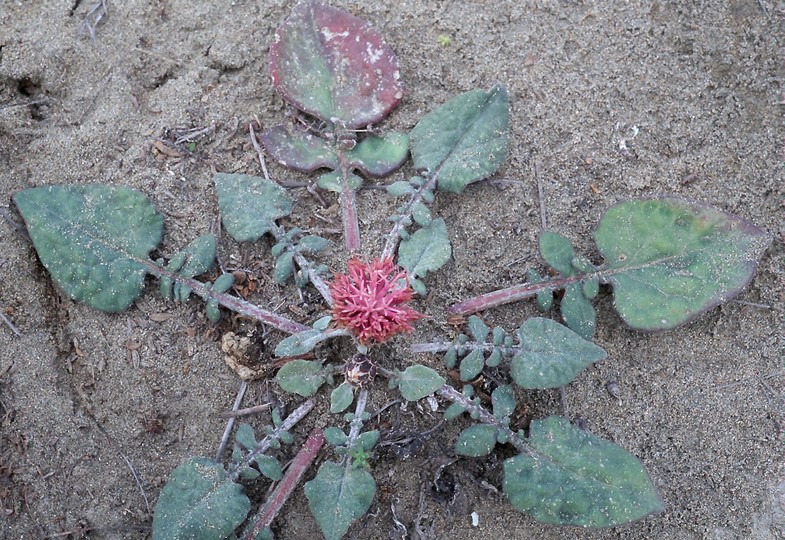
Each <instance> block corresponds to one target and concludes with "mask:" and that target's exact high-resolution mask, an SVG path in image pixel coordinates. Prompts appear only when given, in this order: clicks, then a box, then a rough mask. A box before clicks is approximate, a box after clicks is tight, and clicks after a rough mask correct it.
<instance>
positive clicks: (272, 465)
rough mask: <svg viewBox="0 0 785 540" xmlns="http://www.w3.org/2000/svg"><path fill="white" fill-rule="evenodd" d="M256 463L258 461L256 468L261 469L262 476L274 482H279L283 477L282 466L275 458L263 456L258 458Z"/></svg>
mask: <svg viewBox="0 0 785 540" xmlns="http://www.w3.org/2000/svg"><path fill="white" fill-rule="evenodd" d="M254 461H256V466H257V467H259V470H260V471H261V472H262V474H263V475H265V476H266V477H267V478H269V479H270V480H272V481H273V482H277V481H278V480H280V479H281V477H282V476H283V470H282V469H281V464H280V463H278V460H277V459H275V458H274V457H272V456H265V455H264V454H261V455H259V456H256V458H255V459H254Z"/></svg>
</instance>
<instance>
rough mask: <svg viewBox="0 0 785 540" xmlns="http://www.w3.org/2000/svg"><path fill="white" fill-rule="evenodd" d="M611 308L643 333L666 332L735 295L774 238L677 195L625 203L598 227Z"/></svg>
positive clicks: (730, 215) (609, 211)
mask: <svg viewBox="0 0 785 540" xmlns="http://www.w3.org/2000/svg"><path fill="white" fill-rule="evenodd" d="M594 236H595V240H596V242H597V247H598V248H599V250H600V252H601V253H602V254H603V256H604V257H605V260H606V269H605V270H604V271H602V273H601V276H600V277H601V279H602V281H603V282H605V283H610V284H611V285H612V286H613V296H614V307H615V308H616V311H618V312H619V315H621V317H622V319H624V321H625V322H626V323H627V324H629V325H630V326H632V327H633V328H639V329H642V330H665V329H669V328H673V327H675V326H678V325H680V324H682V323H684V322H686V321H689V320H691V319H693V318H694V317H696V316H698V315H700V314H701V313H703V312H704V311H706V310H708V309H711V308H713V307H714V306H717V305H719V304H721V303H723V302H725V301H727V300H728V299H730V298H732V297H733V296H735V295H736V294H738V292H739V291H740V290H741V289H742V288H743V287H744V286H746V285H747V283H749V282H750V280H751V279H752V276H753V274H754V273H755V269H756V268H757V265H758V262H759V260H760V258H761V257H762V256H763V253H764V252H765V251H766V248H768V246H769V244H770V243H771V239H770V238H769V237H768V236H767V235H766V233H764V232H763V231H761V230H760V229H758V228H757V227H755V226H754V225H752V224H751V223H749V222H748V221H745V220H743V219H741V218H739V217H737V216H734V215H733V214H729V213H727V212H723V211H722V210H718V209H716V208H713V207H711V206H708V205H704V204H700V203H694V202H688V201H683V200H679V199H672V198H661V199H643V200H634V201H627V202H623V203H621V204H618V205H616V206H614V207H612V208H611V209H610V210H608V211H607V212H606V213H605V215H604V216H603V217H602V219H601V220H600V225H599V227H598V228H597V231H596V232H595V235H594Z"/></svg>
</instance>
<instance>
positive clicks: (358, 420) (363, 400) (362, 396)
mask: <svg viewBox="0 0 785 540" xmlns="http://www.w3.org/2000/svg"><path fill="white" fill-rule="evenodd" d="M367 403H368V390H366V389H365V388H361V389H360V393H359V394H358V395H357V405H356V406H355V409H354V420H352V422H351V424H349V438H348V439H347V441H346V448H349V449H351V448H354V445H355V442H356V441H357V437H359V436H360V430H361V429H362V428H363V420H362V415H363V413H364V412H365V405H366V404H367ZM344 460H345V462H346V467H351V465H352V460H351V457H350V456H349V455H348V454H347V455H346V456H344Z"/></svg>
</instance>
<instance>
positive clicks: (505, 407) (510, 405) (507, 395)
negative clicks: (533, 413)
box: [491, 384, 515, 422]
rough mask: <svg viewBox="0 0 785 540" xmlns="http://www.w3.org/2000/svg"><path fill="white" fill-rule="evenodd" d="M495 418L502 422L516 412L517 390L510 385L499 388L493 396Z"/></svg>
mask: <svg viewBox="0 0 785 540" xmlns="http://www.w3.org/2000/svg"><path fill="white" fill-rule="evenodd" d="M491 403H492V404H493V417H494V418H495V419H496V420H497V421H499V422H501V421H502V420H504V419H505V418H509V416H510V415H511V414H512V413H513V412H515V390H514V389H513V387H512V386H511V385H509V384H507V385H504V386H498V387H496V389H495V390H494V391H493V393H492V394H491Z"/></svg>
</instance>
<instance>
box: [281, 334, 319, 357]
mask: <svg viewBox="0 0 785 540" xmlns="http://www.w3.org/2000/svg"><path fill="white" fill-rule="evenodd" d="M329 337H330V335H329V333H328V332H326V331H322V330H316V329H314V330H304V331H302V332H297V333H296V334H292V335H291V336H289V337H288V338H286V339H284V340H282V341H281V342H280V343H279V344H278V346H277V347H275V356H299V355H301V354H305V353H307V352H310V351H311V350H313V348H314V347H316V346H317V345H318V344H319V343H321V342H322V341H324V340H325V339H328V338H329Z"/></svg>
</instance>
